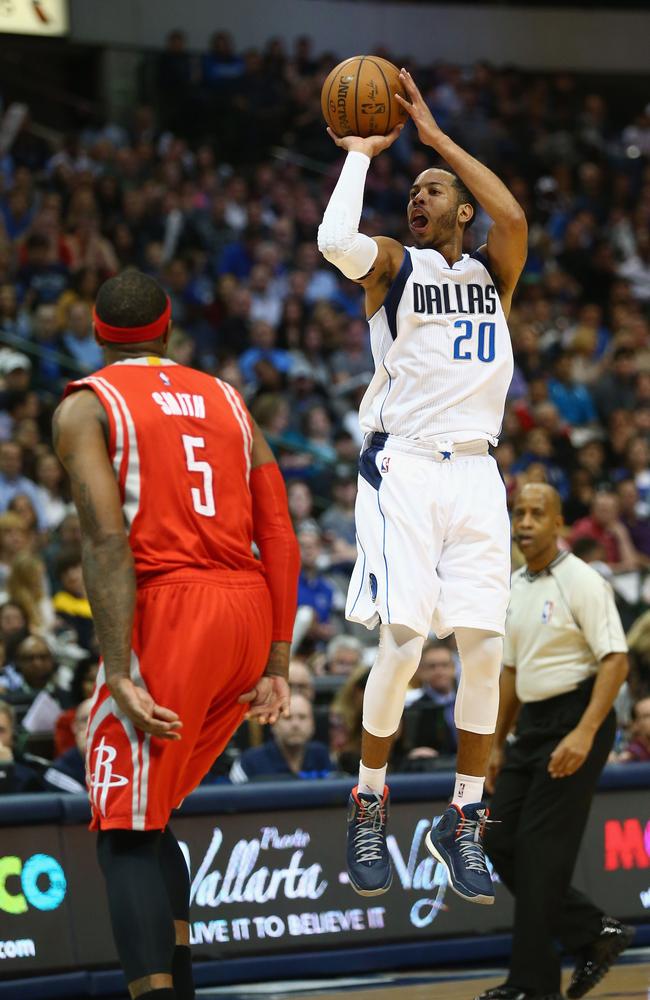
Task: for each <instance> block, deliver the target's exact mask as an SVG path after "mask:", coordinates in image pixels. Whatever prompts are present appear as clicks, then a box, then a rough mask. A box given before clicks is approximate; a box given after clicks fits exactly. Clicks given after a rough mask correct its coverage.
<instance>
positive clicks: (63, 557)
mask: <svg viewBox="0 0 650 1000" xmlns="http://www.w3.org/2000/svg"><path fill="white" fill-rule="evenodd" d="M56 575H57V578H58V579H59V580H60V582H61V589H60V590H58V591H57V592H56V594H55V595H54V597H53V599H52V604H53V607H54V611H55V612H56V614H57V616H58V617H59V618H60V619H61V621H62V622H63V623H64V624H65V626H66V627H68V628H70V629H72V630H73V632H74V635H75V641H76V642H77V643H78V645H79V646H81V647H82V649H88V650H90V649H92V646H93V635H94V630H93V619H92V611H91V610H90V602H89V601H88V595H87V594H86V586H85V584H84V578H83V571H82V568H81V550H80V549H78V548H69V549H63V550H62V551H61V553H60V555H59V557H58V559H57V563H56Z"/></svg>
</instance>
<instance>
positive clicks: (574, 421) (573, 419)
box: [548, 351, 598, 427]
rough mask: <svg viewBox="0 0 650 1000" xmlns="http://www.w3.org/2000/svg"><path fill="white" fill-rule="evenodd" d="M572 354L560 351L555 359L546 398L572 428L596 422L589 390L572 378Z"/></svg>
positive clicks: (594, 409)
mask: <svg viewBox="0 0 650 1000" xmlns="http://www.w3.org/2000/svg"><path fill="white" fill-rule="evenodd" d="M572 369H573V353H572V352H571V351H562V352H561V353H560V354H558V356H557V358H556V359H555V364H554V366H553V378H552V379H550V381H549V383H548V396H549V399H550V400H551V402H553V403H555V405H556V406H557V408H558V411H559V413H560V416H561V417H562V419H563V420H565V421H566V422H567V423H568V424H571V426H572V427H583V426H584V425H585V424H593V423H595V422H596V420H597V419H598V418H597V414H596V408H595V406H594V403H593V400H592V398H591V394H590V393H589V390H588V389H587V388H586V386H584V385H580V383H579V382H576V381H575V379H574V378H573V373H572Z"/></svg>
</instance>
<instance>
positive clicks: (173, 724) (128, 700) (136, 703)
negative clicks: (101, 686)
mask: <svg viewBox="0 0 650 1000" xmlns="http://www.w3.org/2000/svg"><path fill="white" fill-rule="evenodd" d="M108 686H109V690H110V692H111V694H112V696H113V699H114V700H115V702H116V703H117V706H118V708H120V709H121V710H122V711H123V712H124V714H125V715H126V717H127V718H128V719H130V720H131V722H132V723H133V725H134V726H135V727H136V729H140V730H141V731H142V732H143V733H150V734H151V735H152V736H157V737H158V738H159V739H161V740H180V738H181V734H180V732H179V730H180V729H181V728H182V725H183V723H182V722H181V720H180V718H179V717H178V715H177V714H176V712H172V710H171V708H163V706H162V705H157V704H156V702H155V701H154V700H153V698H152V697H151V695H150V694H149V692H148V691H145V690H144V688H141V687H138V686H137V685H136V684H134V683H133V681H132V680H131V678H130V677H119V678H117V679H114V680H112V681H111V682H110V684H109V685H108Z"/></svg>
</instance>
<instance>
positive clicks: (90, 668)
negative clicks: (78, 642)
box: [54, 656, 99, 757]
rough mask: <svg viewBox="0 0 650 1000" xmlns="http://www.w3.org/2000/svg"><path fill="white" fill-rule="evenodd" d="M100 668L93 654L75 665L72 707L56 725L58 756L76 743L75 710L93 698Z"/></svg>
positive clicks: (60, 716)
mask: <svg viewBox="0 0 650 1000" xmlns="http://www.w3.org/2000/svg"><path fill="white" fill-rule="evenodd" d="M98 670H99V663H98V662H97V660H96V659H94V658H93V657H91V656H88V657H86V658H85V659H83V660H79V662H78V663H77V665H76V667H75V670H74V674H73V677H72V684H71V685H70V694H69V700H70V702H71V708H66V709H65V711H64V712H61V714H60V715H59V717H58V719H57V720H56V725H55V727H54V751H55V753H56V755H57V757H60V756H61V754H64V753H65V752H66V751H67V750H70V749H71V748H72V747H73V746H74V745H75V733H74V728H73V722H74V717H75V712H76V711H77V708H78V707H79V705H80V704H81V702H82V701H86V700H87V699H88V698H92V695H93V692H94V690H95V681H96V680H97V672H98Z"/></svg>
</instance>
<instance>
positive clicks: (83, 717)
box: [43, 699, 92, 792]
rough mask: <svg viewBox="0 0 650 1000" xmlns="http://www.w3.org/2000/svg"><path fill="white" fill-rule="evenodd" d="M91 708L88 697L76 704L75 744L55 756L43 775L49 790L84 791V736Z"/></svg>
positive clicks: (73, 725)
mask: <svg viewBox="0 0 650 1000" xmlns="http://www.w3.org/2000/svg"><path fill="white" fill-rule="evenodd" d="M91 708H92V701H91V700H90V699H86V700H85V701H82V702H81V704H79V705H77V708H76V709H75V712H74V720H73V723H72V732H73V734H74V738H75V744H74V746H72V747H70V749H69V750H66V751H65V752H64V753H62V754H60V755H59V756H58V757H56V759H55V760H54V761H53V762H52V765H51V767H48V769H47V770H46V771H45V774H44V775H43V779H44V781H45V784H46V785H47V786H48V788H49V789H50V790H51V791H55V792H85V791H86V736H87V731H88V718H89V716H90V709H91Z"/></svg>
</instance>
